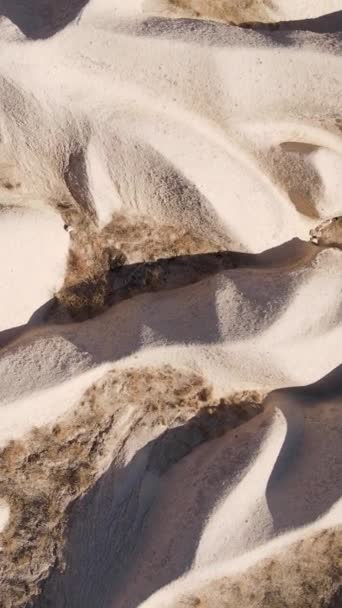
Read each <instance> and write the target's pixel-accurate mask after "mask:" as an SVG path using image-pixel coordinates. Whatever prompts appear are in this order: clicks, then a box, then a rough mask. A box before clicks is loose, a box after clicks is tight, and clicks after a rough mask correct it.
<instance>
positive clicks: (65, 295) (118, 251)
mask: <svg viewBox="0 0 342 608" xmlns="http://www.w3.org/2000/svg"><path fill="white" fill-rule="evenodd" d="M64 219H65V221H66V222H67V223H68V224H71V225H72V226H73V227H74V228H75V230H74V232H72V233H71V239H70V250H69V257H68V263H67V270H66V277H65V281H64V285H63V287H62V289H61V290H60V291H59V292H58V293H57V294H56V298H57V303H58V304H59V305H61V306H62V308H63V309H65V310H66V311H67V312H68V313H69V314H70V315H71V316H72V318H73V319H76V320H79V321H81V320H84V319H87V318H89V317H92V316H95V315H97V314H99V313H100V312H102V311H103V310H104V309H105V308H106V307H107V306H108V300H109V296H110V294H111V293H112V273H111V271H113V270H115V269H116V268H118V267H119V266H122V265H123V264H125V263H127V264H134V263H136V262H153V261H155V260H157V259H159V258H168V257H173V256H180V255H190V254H198V253H207V252H212V251H219V250H220V249H221V248H220V246H219V245H218V244H215V243H211V242H210V241H207V240H205V239H203V238H201V237H197V236H196V235H192V234H191V233H190V232H189V231H188V230H186V229H185V228H181V227H179V226H170V225H157V224H156V223H155V222H154V221H153V220H151V219H149V220H147V219H146V218H144V217H140V216H139V217H136V216H133V215H132V216H124V215H120V214H115V215H114V216H113V218H112V220H111V222H109V223H108V224H107V225H106V226H105V227H104V228H103V229H102V230H98V229H97V227H96V226H95V224H94V223H93V222H92V221H91V220H89V219H87V218H86V217H85V216H84V215H83V216H79V215H77V214H75V213H74V212H73V211H72V212H71V214H70V211H69V212H66V213H64ZM152 278H153V277H152Z"/></svg>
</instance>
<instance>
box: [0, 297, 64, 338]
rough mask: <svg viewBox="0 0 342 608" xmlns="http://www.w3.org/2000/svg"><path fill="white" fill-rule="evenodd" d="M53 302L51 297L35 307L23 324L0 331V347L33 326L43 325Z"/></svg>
mask: <svg viewBox="0 0 342 608" xmlns="http://www.w3.org/2000/svg"><path fill="white" fill-rule="evenodd" d="M54 303H55V300H54V299H51V300H49V301H48V302H46V303H45V304H43V305H42V306H40V307H39V308H37V310H36V311H35V312H34V313H33V315H32V316H31V317H30V319H29V320H28V322H27V323H24V324H23V325H18V326H17V327H9V328H8V329H4V330H3V331H0V349H1V348H4V347H5V346H7V345H8V344H10V342H13V341H14V340H16V339H17V338H19V337H20V336H21V335H22V334H24V333H26V332H27V331H28V330H30V329H32V328H33V327H39V326H41V325H43V324H44V322H45V319H46V318H47V316H48V315H49V312H50V310H51V309H52V307H53V305H54Z"/></svg>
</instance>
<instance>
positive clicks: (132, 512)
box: [33, 403, 264, 608]
mask: <svg viewBox="0 0 342 608" xmlns="http://www.w3.org/2000/svg"><path fill="white" fill-rule="evenodd" d="M260 412H261V406H257V407H253V406H247V407H245V408H243V407H241V409H240V408H239V406H237V407H231V406H229V405H225V404H224V403H222V404H220V405H218V406H217V413H216V414H215V415H212V414H208V412H207V411H206V410H205V409H203V410H202V411H200V412H199V413H198V414H197V415H195V416H194V417H193V418H192V419H190V420H189V421H188V422H187V423H185V424H184V425H182V426H178V427H176V428H172V429H169V430H167V431H166V432H165V433H163V434H162V435H161V436H159V437H158V438H157V439H154V440H152V441H151V442H149V443H148V444H147V445H145V447H143V448H142V449H140V450H139V451H138V452H137V453H136V455H135V456H134V457H133V459H132V461H131V462H130V463H129V464H128V465H127V466H125V467H124V468H120V465H118V464H117V463H116V464H115V463H113V465H112V466H111V467H110V469H109V470H108V471H107V472H106V473H105V474H104V475H103V476H102V478H101V479H100V480H99V481H98V482H97V484H96V485H95V486H94V487H93V488H92V489H91V490H90V491H89V492H88V494H87V495H86V496H85V497H84V498H82V499H81V500H79V501H78V502H77V503H76V504H75V506H74V508H73V509H72V513H71V520H70V525H69V530H68V534H67V538H68V543H67V547H66V551H65V561H66V568H65V571H64V572H59V571H58V570H55V571H54V572H53V573H52V575H51V576H50V578H49V579H48V580H47V582H46V583H45V584H44V585H43V591H42V594H41V596H40V597H39V598H37V600H36V601H35V603H34V604H33V606H34V608H62V607H64V606H66V605H67V606H68V608H79V606H82V607H83V608H94V606H96V607H97V608H109V607H112V606H115V607H116V608H119V607H120V608H135V607H136V606H138V605H139V604H140V602H142V601H143V600H144V599H146V598H147V597H148V596H149V595H150V594H151V593H153V592H154V591H156V590H157V589H159V588H161V587H162V586H164V585H165V584H167V583H168V582H170V581H171V580H173V579H174V578H176V577H177V576H180V575H181V574H183V573H184V572H185V571H186V570H187V569H188V568H189V567H190V566H191V563H192V560H193V558H194V556H195V553H196V549H197V546H198V542H199V540H200V537H201V531H202V528H203V526H204V525H205V522H206V519H207V517H208V515H209V513H210V512H211V511H212V509H213V507H214V506H215V503H216V501H217V499H218V497H219V496H220V495H221V494H222V483H223V480H224V478H225V476H227V477H229V476H230V475H231V473H232V470H234V467H237V466H239V467H240V466H243V465H244V464H247V463H248V459H249V453H250V449H251V445H246V446H245V449H244V450H243V451H242V452H241V451H240V452H239V455H238V456H237V455H236V454H235V455H234V450H231V449H230V450H229V449H228V451H227V448H226V447H225V445H226V444H227V443H229V436H230V433H229V431H230V430H232V429H235V428H237V427H239V426H241V425H244V424H247V425H248V421H249V420H250V419H251V418H255V420H257V419H258V418H262V413H260ZM258 428H259V429H260V431H259V433H254V436H253V438H252V439H251V443H252V444H254V449H257V446H258V445H259V442H260V440H261V438H262V436H263V433H264V429H263V427H262V425H261V424H260V425H258ZM226 433H227V434H226ZM211 440H213V441H211ZM203 444H204V445H203ZM200 446H202V447H204V448H205V449H206V448H208V449H207V452H208V455H207V457H205V461H206V462H207V467H208V473H209V471H210V466H213V462H215V456H216V458H217V454H220V452H222V450H224V451H225V454H226V457H225V458H222V462H221V467H220V469H219V470H214V469H213V470H212V471H211V473H212V474H211V476H210V475H209V474H208V476H207V477H206V478H205V479H204V480H203V485H202V487H199V486H198V487H194V486H192V485H191V483H189V478H187V479H186V478H185V479H184V483H183V493H184V496H185V497H186V498H188V499H189V500H191V501H192V502H193V505H194V508H195V509H196V504H197V505H198V504H199V503H200V509H198V506H197V510H198V513H197V517H192V516H191V517H190V519H189V515H190V513H189V512H187V513H186V512H184V513H183V512H182V509H181V508H180V511H179V512H178V513H177V511H176V512H175V514H176V515H178V516H179V526H180V528H176V529H174V530H172V525H171V530H170V526H169V523H171V522H170V521H168V522H165V531H166V535H169V534H170V533H171V537H170V539H169V540H170V541H172V542H173V546H174V550H175V551H176V554H177V556H178V559H177V560H173V564H172V565H171V564H168V563H167V560H166V559H164V556H163V555H160V554H159V551H160V546H159V545H156V546H155V553H154V555H153V552H152V555H153V559H155V560H156V564H155V566H153V565H152V564H146V566H147V570H149V574H148V575H147V576H146V577H140V578H139V583H140V585H139V584H138V585H136V579H135V577H134V576H133V578H132V568H134V567H135V566H137V567H138V570H139V550H140V549H141V541H142V544H144V543H143V537H144V526H145V521H146V519H147V517H148V516H149V511H150V510H151V509H152V508H153V505H154V503H158V501H159V500H160V496H158V494H160V492H162V488H161V480H162V478H163V476H164V475H166V474H167V472H168V471H169V470H170V469H171V468H172V467H174V466H176V467H177V466H179V467H182V466H183V463H185V462H186V461H187V460H188V458H191V457H192V455H193V453H194V454H196V453H197V449H196V448H198V447H199V448H200V450H201V447H200ZM212 461H213V462H212ZM190 462H191V460H190ZM185 466H186V464H185ZM195 469H197V470H198V467H197V466H195ZM194 474H195V472H194ZM205 486H207V491H205ZM170 506H171V507H172V505H170ZM179 506H180V507H182V505H179ZM171 512H172V508H171ZM156 525H158V524H157V522H156ZM176 530H177V532H176ZM173 536H174V539H173V540H172V537H173ZM149 540H151V539H149ZM163 542H164V539H163V538H162V537H160V543H161V545H162V544H163ZM176 544H178V546H177V548H176ZM144 565H145V564H141V566H144Z"/></svg>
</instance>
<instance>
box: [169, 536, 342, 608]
mask: <svg viewBox="0 0 342 608" xmlns="http://www.w3.org/2000/svg"><path fill="white" fill-rule="evenodd" d="M341 581H342V528H341V527H340V528H338V529H329V530H323V531H321V532H318V533H316V534H314V535H312V536H310V537H307V538H305V539H303V540H301V541H299V542H296V543H294V544H292V545H290V546H289V547H288V548H287V549H285V550H283V551H282V552H281V553H278V554H274V555H273V556H272V557H271V558H268V559H264V560H262V561H261V562H259V563H258V564H257V565H256V566H254V567H252V568H250V569H249V570H248V571H247V572H244V573H243V574H242V575H241V574H240V575H235V576H227V577H225V578H221V579H218V580H213V581H212V582H210V583H209V584H207V585H204V586H203V587H202V588H198V589H197V591H196V594H195V595H194V594H190V595H188V596H183V597H182V598H181V599H179V600H175V602H174V603H170V604H167V607H168V608H190V607H191V608H192V607H194V606H198V607H199V608H207V607H208V608H209V606H210V608H222V606H224V607H225V608H247V606H248V608H340V606H342V584H341Z"/></svg>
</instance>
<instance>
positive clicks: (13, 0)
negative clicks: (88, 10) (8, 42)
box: [0, 0, 89, 39]
mask: <svg viewBox="0 0 342 608" xmlns="http://www.w3.org/2000/svg"><path fill="white" fill-rule="evenodd" d="M88 2H89V0H0V15H2V16H3V17H7V18H8V19H10V20H11V21H12V22H13V23H14V24H15V25H16V26H17V27H18V28H19V29H20V30H21V31H22V32H23V34H25V36H27V37H28V38H32V39H39V38H48V37H49V36H53V35H54V34H56V33H57V32H59V31H60V30H62V29H63V28H65V27H66V26H67V25H68V24H69V23H70V22H71V21H73V20H74V19H76V18H77V16H78V15H79V14H80V12H81V11H82V10H83V9H84V7H85V6H86V5H87V4H88Z"/></svg>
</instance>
